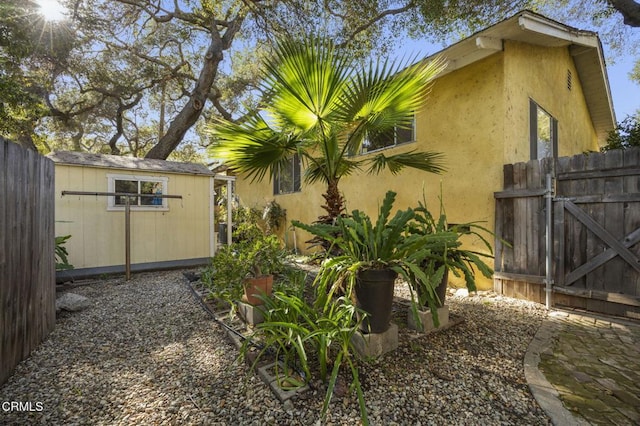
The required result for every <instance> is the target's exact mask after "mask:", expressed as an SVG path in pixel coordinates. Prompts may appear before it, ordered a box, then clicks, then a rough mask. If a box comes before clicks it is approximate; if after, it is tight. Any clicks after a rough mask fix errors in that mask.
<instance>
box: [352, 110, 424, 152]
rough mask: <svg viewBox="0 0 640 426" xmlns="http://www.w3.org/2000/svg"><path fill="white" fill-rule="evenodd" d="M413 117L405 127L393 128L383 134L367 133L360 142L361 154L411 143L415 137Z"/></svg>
mask: <svg viewBox="0 0 640 426" xmlns="http://www.w3.org/2000/svg"><path fill="white" fill-rule="evenodd" d="M415 128H416V126H415V116H414V117H413V119H412V120H411V121H410V122H409V124H408V125H407V126H402V127H400V126H394V127H393V129H389V130H387V131H385V132H377V133H371V132H370V133H369V134H368V135H367V137H366V138H365V140H364V141H363V142H362V153H363V154H366V153H367V152H371V151H377V150H379V149H384V148H390V147H393V146H398V145H402V144H405V143H409V142H413V141H415V140H416V137H415Z"/></svg>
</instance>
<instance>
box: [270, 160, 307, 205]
mask: <svg viewBox="0 0 640 426" xmlns="http://www.w3.org/2000/svg"><path fill="white" fill-rule="evenodd" d="M300 189H301V185H300V157H299V156H298V154H296V155H294V156H293V157H292V158H291V159H290V160H289V161H288V162H287V163H286V165H285V166H284V167H282V168H281V169H280V170H279V171H278V172H277V173H276V175H275V176H274V178H273V194H274V195H279V194H290V193H292V192H300Z"/></svg>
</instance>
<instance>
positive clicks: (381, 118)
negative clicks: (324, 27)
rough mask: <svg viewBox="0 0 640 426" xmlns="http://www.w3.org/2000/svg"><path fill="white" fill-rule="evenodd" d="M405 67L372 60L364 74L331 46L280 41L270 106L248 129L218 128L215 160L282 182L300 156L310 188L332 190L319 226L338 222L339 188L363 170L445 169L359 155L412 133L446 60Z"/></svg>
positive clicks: (431, 156)
mask: <svg viewBox="0 0 640 426" xmlns="http://www.w3.org/2000/svg"><path fill="white" fill-rule="evenodd" d="M407 64H408V61H407V62H402V63H400V62H389V61H372V62H371V63H370V64H369V66H368V67H365V68H359V67H358V66H357V63H356V62H355V61H354V59H353V55H351V54H350V53H349V52H348V51H347V50H339V49H337V48H336V47H335V46H334V44H333V43H332V42H331V41H328V40H322V39H311V40H307V41H305V42H302V43H301V42H296V41H292V40H285V41H282V42H281V43H279V44H278V46H277V47H276V49H275V51H274V52H273V55H271V56H269V57H268V59H267V60H266V62H265V63H264V70H265V76H264V82H263V85H262V92H263V96H264V100H265V102H264V105H266V107H265V108H264V109H263V110H261V111H254V112H252V113H250V114H249V116H248V117H246V119H244V120H243V121H242V122H233V121H228V120H219V121H217V122H214V123H213V124H212V127H211V130H212V134H213V136H214V144H213V146H212V148H211V150H212V154H213V155H214V156H216V157H218V158H223V159H224V160H225V161H226V163H227V164H228V165H229V166H230V167H231V168H233V169H234V170H235V171H237V172H239V173H245V174H246V175H247V176H248V177H249V178H251V179H252V180H262V179H263V178H264V177H265V176H267V175H268V176H269V177H273V176H277V174H278V172H279V171H280V170H282V169H283V168H284V167H285V166H286V164H288V162H289V161H290V160H291V159H292V158H293V157H294V156H295V155H298V157H299V158H300V160H301V162H302V165H303V167H304V180H305V182H306V183H309V184H312V183H315V182H322V183H324V184H326V192H325V194H323V197H324V199H325V200H326V205H323V206H322V207H323V208H324V209H325V210H326V212H327V214H326V215H325V216H322V217H321V218H320V220H321V221H322V222H324V223H332V222H333V220H334V219H335V218H336V217H338V216H340V215H342V214H343V213H344V199H343V197H342V195H341V193H340V191H339V189H338V184H339V182H340V180H341V179H342V178H343V177H345V176H349V175H351V174H353V173H354V172H356V171H359V170H362V169H365V170H366V172H367V173H370V174H377V173H379V172H381V171H382V170H384V169H388V170H389V171H391V173H393V174H396V173H398V172H400V171H401V170H402V169H403V168H405V167H411V168H415V169H419V170H424V171H427V172H433V173H439V172H441V171H442V170H443V166H442V162H441V160H442V158H441V155H440V154H439V153H434V152H419V151H410V152H403V153H396V154H393V155H389V154H388V152H387V154H386V155H385V153H383V152H378V153H375V154H370V155H367V156H359V155H358V154H360V153H361V151H362V146H363V142H364V141H365V140H367V138H368V137H373V136H375V135H377V134H384V133H385V132H389V131H392V130H393V129H394V128H407V127H408V126H410V124H411V123H412V120H413V115H414V113H415V111H417V110H419V109H420V108H421V107H422V106H423V105H424V103H425V101H426V97H427V94H428V92H429V90H428V88H429V85H430V83H431V81H432V80H433V79H434V78H435V76H436V75H438V73H439V72H440V71H441V70H442V69H443V68H444V66H445V63H444V62H443V61H442V60H434V61H432V62H426V61H420V62H417V63H416V64H414V65H411V66H407Z"/></svg>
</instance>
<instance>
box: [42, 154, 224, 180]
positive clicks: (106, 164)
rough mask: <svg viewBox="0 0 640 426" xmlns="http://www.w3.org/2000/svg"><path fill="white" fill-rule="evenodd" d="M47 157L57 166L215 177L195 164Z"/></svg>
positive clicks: (102, 156) (94, 156)
mask: <svg viewBox="0 0 640 426" xmlns="http://www.w3.org/2000/svg"><path fill="white" fill-rule="evenodd" d="M47 157H48V158H50V159H51V160H52V161H53V162H54V163H56V164H66V165H70V166H86V167H98V168H105V169H125V170H141V171H149V172H162V173H176V174H183V175H204V176H214V173H213V172H212V171H211V170H209V169H208V168H206V167H205V166H204V165H202V164H195V163H180V162H177V161H165V160H154V159H147V158H135V157H122V156H119V155H107V154H92V153H88V152H72V151H54V152H52V153H50V154H48V155H47Z"/></svg>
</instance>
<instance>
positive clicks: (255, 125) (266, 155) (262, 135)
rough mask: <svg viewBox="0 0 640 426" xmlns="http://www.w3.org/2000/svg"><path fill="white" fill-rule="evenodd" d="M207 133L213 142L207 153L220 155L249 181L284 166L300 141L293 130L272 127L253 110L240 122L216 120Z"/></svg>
mask: <svg viewBox="0 0 640 426" xmlns="http://www.w3.org/2000/svg"><path fill="white" fill-rule="evenodd" d="M211 133H212V134H213V137H214V139H215V142H214V144H213V145H212V146H211V148H210V149H209V150H210V153H211V154H212V155H213V156H214V157H218V158H223V159H224V160H225V162H226V164H227V165H228V166H229V167H231V168H233V169H234V170H236V171H237V172H239V173H246V174H247V176H248V177H249V178H251V179H252V181H255V180H262V179H263V178H264V177H265V175H266V174H267V172H270V176H271V174H273V172H274V171H276V170H278V169H279V168H281V167H284V166H285V165H286V162H287V161H288V159H290V158H291V156H292V155H294V154H295V153H296V152H297V147H298V145H299V144H300V143H302V141H301V140H300V139H298V137H297V135H295V134H293V133H286V132H279V131H274V130H273V129H272V128H271V127H269V125H268V124H267V123H266V121H265V120H264V119H263V118H262V117H261V116H260V115H257V114H256V115H254V116H252V117H250V118H249V119H248V120H246V121H244V122H243V123H233V122H230V121H218V122H216V123H215V124H214V125H213V127H212V131H211Z"/></svg>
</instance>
